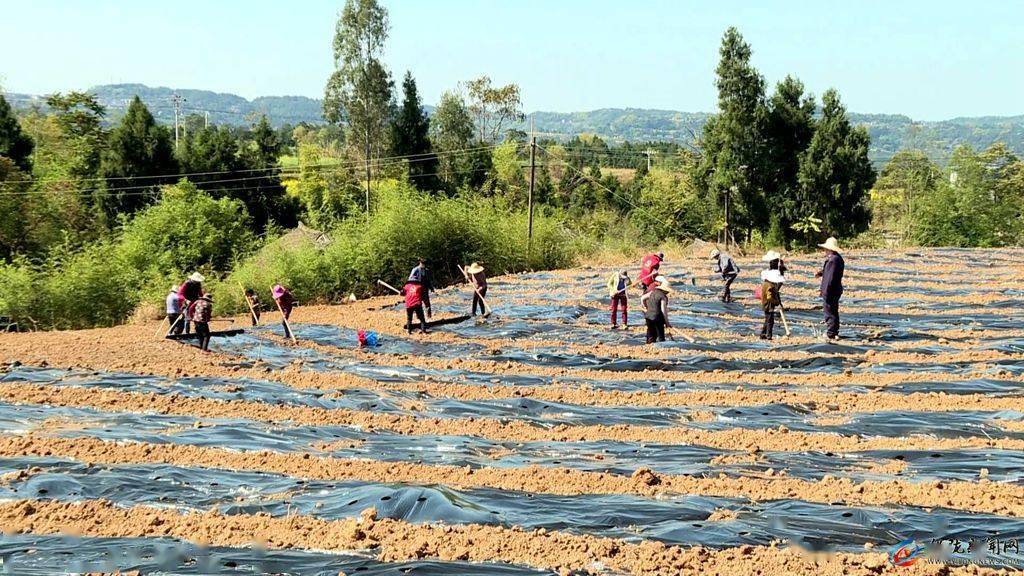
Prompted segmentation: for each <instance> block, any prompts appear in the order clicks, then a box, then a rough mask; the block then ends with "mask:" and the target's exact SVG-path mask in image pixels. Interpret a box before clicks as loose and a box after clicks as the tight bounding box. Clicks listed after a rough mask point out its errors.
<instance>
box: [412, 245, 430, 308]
mask: <svg viewBox="0 0 1024 576" xmlns="http://www.w3.org/2000/svg"><path fill="white" fill-rule="evenodd" d="M408 282H419V283H420V284H421V285H422V286H423V309H424V311H426V313H427V318H430V317H431V316H433V313H434V311H433V309H432V308H431V306H430V293H431V292H432V291H433V290H434V282H433V279H432V278H431V276H430V270H429V269H428V268H427V264H426V262H424V261H423V258H420V259H419V263H418V264H417V265H416V267H415V268H413V269H412V272H409V280H408Z"/></svg>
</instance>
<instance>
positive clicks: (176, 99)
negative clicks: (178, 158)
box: [171, 94, 185, 151]
mask: <svg viewBox="0 0 1024 576" xmlns="http://www.w3.org/2000/svg"><path fill="white" fill-rule="evenodd" d="M171 102H172V103H174V150H175V151H177V150H178V117H179V116H180V115H181V103H182V102H185V99H184V98H182V97H181V96H179V95H178V94H174V95H172V96H171Z"/></svg>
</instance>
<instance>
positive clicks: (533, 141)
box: [526, 116, 537, 261]
mask: <svg viewBox="0 0 1024 576" xmlns="http://www.w3.org/2000/svg"><path fill="white" fill-rule="evenodd" d="M536 174H537V136H535V135H534V132H533V116H530V192H529V194H528V195H527V196H526V205H527V212H528V213H529V224H528V225H527V229H526V259H527V261H529V259H530V249H531V248H532V247H533V183H534V180H535V179H536Z"/></svg>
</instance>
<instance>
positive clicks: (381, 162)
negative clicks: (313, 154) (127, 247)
mask: <svg viewBox="0 0 1024 576" xmlns="http://www.w3.org/2000/svg"><path fill="white" fill-rule="evenodd" d="M496 147H497V145H495V144H490V145H487V146H478V147H475V148H458V149H455V150H448V151H444V152H425V153H422V154H405V155H399V156H385V157H383V158H377V159H375V160H373V163H374V164H373V166H374V167H379V166H387V165H391V164H397V163H400V162H401V161H402V160H409V161H410V162H413V161H415V162H427V161H429V160H430V159H431V158H434V157H442V156H449V155H453V154H461V153H470V152H478V151H483V150H488V149H493V148H496ZM413 159H416V160H413ZM361 164H363V161H362V160H349V161H345V162H321V163H317V164H307V165H306V166H305V167H306V168H316V167H335V166H356V165H361ZM288 169H289V168H288V167H282V166H280V165H274V166H267V167H264V168H243V169H239V170H214V171H209V172H178V173H174V174H157V175H153V176H111V177H110V178H105V177H103V176H96V177H95V178H60V179H52V180H47V179H45V178H42V179H39V178H24V179H21V180H7V181H4V182H0V184H31V183H33V182H47V183H57V182H66V183H69V184H75V183H83V182H99V181H104V182H107V181H111V180H167V179H171V178H180V177H184V176H216V175H220V174H235V173H248V172H266V171H273V170H288ZM154 185H155V184H154Z"/></svg>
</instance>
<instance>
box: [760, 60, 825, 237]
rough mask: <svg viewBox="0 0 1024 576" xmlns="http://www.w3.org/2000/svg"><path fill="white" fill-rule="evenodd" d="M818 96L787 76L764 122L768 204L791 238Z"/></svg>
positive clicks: (775, 226) (771, 217) (775, 224)
mask: <svg viewBox="0 0 1024 576" xmlns="http://www.w3.org/2000/svg"><path fill="white" fill-rule="evenodd" d="M814 110H815V105H814V97H813V96H811V95H805V94H804V85H803V83H802V82H800V81H799V80H797V79H795V78H793V77H791V76H786V78H785V79H784V80H782V82H779V83H778V84H777V85H776V86H775V93H774V94H772V96H771V98H770V99H769V100H768V108H767V112H766V118H765V124H764V142H765V144H766V150H765V159H766V162H765V163H764V165H765V172H764V176H765V180H764V183H765V204H766V206H767V208H768V211H769V221H770V222H771V223H772V228H773V229H777V230H778V231H779V232H780V234H781V235H782V238H781V239H780V240H782V241H783V242H787V241H788V240H789V239H790V234H789V231H790V230H792V225H793V224H794V223H795V222H796V219H799V218H800V217H801V215H800V214H797V212H798V210H797V206H796V201H795V199H796V196H797V189H798V188H799V186H800V181H799V172H800V155H801V154H802V153H803V151H804V150H806V149H807V147H808V146H809V145H810V143H811V138H812V137H813V136H814Z"/></svg>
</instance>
